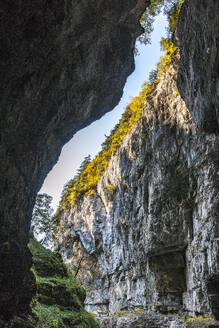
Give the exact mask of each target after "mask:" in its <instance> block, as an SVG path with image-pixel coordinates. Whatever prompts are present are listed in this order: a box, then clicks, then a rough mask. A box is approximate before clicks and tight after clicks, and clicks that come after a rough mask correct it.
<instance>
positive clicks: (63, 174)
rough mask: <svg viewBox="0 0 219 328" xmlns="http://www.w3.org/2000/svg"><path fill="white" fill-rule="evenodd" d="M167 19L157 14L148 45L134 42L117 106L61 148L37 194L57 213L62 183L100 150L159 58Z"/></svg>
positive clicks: (70, 177)
mask: <svg viewBox="0 0 219 328" xmlns="http://www.w3.org/2000/svg"><path fill="white" fill-rule="evenodd" d="M166 26H167V21H166V18H165V17H164V16H163V15H162V14H160V15H159V16H158V17H157V18H156V20H155V23H154V31H153V33H152V35H151V40H152V42H151V44H149V45H142V44H140V43H138V42H137V44H136V45H137V48H138V52H139V55H137V56H136V57H135V71H134V72H133V73H132V74H131V75H130V76H129V77H128V79H127V81H126V85H125V87H124V90H123V97H122V98H121V100H120V103H119V104H118V105H117V106H116V107H115V108H114V109H113V110H112V111H111V112H109V113H107V114H105V115H104V116H103V117H102V118H101V119H100V120H97V121H95V122H94V123H92V124H91V125H89V126H88V127H86V128H84V129H82V130H80V131H79V132H77V133H76V134H75V135H74V137H73V138H72V139H71V140H70V141H69V142H68V143H67V144H66V145H65V146H64V147H63V149H62V152H61V154H60V157H59V160H58V162H57V164H56V165H55V166H54V167H53V169H52V170H51V171H50V172H49V174H48V175H47V177H46V179H45V181H44V184H43V186H42V188H41V190H40V192H39V193H47V194H49V195H50V196H52V197H53V201H52V207H53V208H54V210H56V208H57V206H58V204H59V200H60V194H61V191H62V188H63V186H64V184H65V183H66V182H67V181H69V180H70V179H72V178H73V177H74V175H75V173H76V172H77V169H78V168H79V166H80V164H81V162H82V161H83V159H84V158H85V156H87V155H89V154H90V155H91V157H92V158H93V157H94V156H95V155H97V153H98V152H99V151H100V150H101V144H102V143H103V141H104V140H105V136H106V135H109V134H110V131H111V130H112V129H113V127H114V126H115V125H116V124H117V123H118V122H119V120H120V118H121V115H122V113H123V112H124V110H125V108H126V106H127V105H128V103H129V102H130V101H131V98H132V97H135V96H137V95H138V94H139V92H140V90H141V85H142V84H143V82H145V81H146V80H147V79H148V76H149V73H150V72H151V71H152V70H153V69H154V68H155V65H156V63H157V62H158V61H159V59H160V56H161V55H162V53H161V50H160V40H161V37H162V36H166Z"/></svg>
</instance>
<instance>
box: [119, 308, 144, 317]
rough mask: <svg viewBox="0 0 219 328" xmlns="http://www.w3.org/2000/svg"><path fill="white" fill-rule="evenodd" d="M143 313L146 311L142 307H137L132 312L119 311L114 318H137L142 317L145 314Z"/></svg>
mask: <svg viewBox="0 0 219 328" xmlns="http://www.w3.org/2000/svg"><path fill="white" fill-rule="evenodd" d="M143 311H144V309H143V307H142V306H136V308H135V310H134V311H132V312H129V311H124V310H121V309H117V310H116V312H115V313H114V315H113V317H114V318H118V317H135V316H140V315H141V314H142V313H143Z"/></svg>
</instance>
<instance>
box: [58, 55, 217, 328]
mask: <svg viewBox="0 0 219 328" xmlns="http://www.w3.org/2000/svg"><path fill="white" fill-rule="evenodd" d="M177 61H178V60H177ZM177 66H178V64H177V63H174V64H173V65H172V66H171V68H170V70H169V71H168V72H166V73H165V74H164V75H163V76H162V78H161V80H160V82H159V84H158V85H157V87H156V89H155V90H154V91H153V92H152V93H151V94H150V95H148V96H147V97H146V105H145V109H144V112H143V116H142V121H141V122H140V123H139V124H138V125H137V126H136V128H134V129H133V130H132V132H131V133H130V134H128V135H127V136H126V138H125V140H124V142H123V144H122V146H121V147H120V149H119V151H117V153H116V155H115V156H113V157H112V159H111V161H110V164H109V166H108V169H107V171H106V172H105V174H104V176H103V177H102V179H101V180H100V182H99V183H98V187H97V193H96V194H95V195H93V196H90V197H84V198H83V199H82V200H81V201H80V202H79V203H78V205H77V208H75V209H73V210H72V209H71V208H68V209H67V211H65V212H63V213H62V216H61V229H60V233H59V235H58V239H57V247H59V249H60V250H61V251H62V253H63V255H64V256H65V258H66V260H67V262H68V263H69V265H71V266H72V267H73V268H74V269H76V270H77V271H78V275H77V276H78V278H79V279H80V280H81V281H82V282H83V284H84V286H86V288H88V289H89V290H90V293H89V294H88V296H87V299H86V306H87V309H89V310H96V311H97V312H99V313H108V311H109V312H115V311H118V309H122V310H126V311H127V310H128V311H133V310H135V309H136V308H139V307H142V308H148V309H150V310H153V311H156V312H161V313H170V312H173V313H181V311H188V312H189V313H191V314H194V313H203V314H204V313H210V314H211V313H213V314H214V315H215V316H216V317H218V273H219V267H218V264H219V263H218V257H219V250H218V238H219V236H218V231H219V227H218V223H219V222H218V217H217V211H218V186H217V169H218V167H217V163H216V161H217V152H218V150H217V145H218V143H217V137H216V135H215V134H207V133H204V132H203V131H201V130H199V129H198V128H197V127H196V126H195V124H194V122H193V120H192V117H191V115H190V112H189V111H188V108H187V107H186V105H185V103H184V101H183V99H182V98H181V96H180V94H179V92H178V89H177V85H176V79H177ZM114 321H115V320H114ZM143 321H144V320H143ZM152 321H153V320H152ZM153 322H154V324H153V325H152V323H151V326H154V327H183V326H182V325H178V324H177V323H175V326H174V325H172V324H171V322H170V321H169V322H166V321H165V320H164V321H162V319H157V318H155V319H154V321H153ZM162 322H163V323H162ZM165 322H166V323H165ZM107 324H108V326H110V322H108V323H107ZM142 324H143V323H140V324H139V325H136V327H144V326H142ZM173 324H174V323H173ZM111 326H112V327H128V325H127V324H124V325H122V323H121V325H118V326H117V325H116V324H115V323H114V324H113V323H111ZM133 327H134V326H133Z"/></svg>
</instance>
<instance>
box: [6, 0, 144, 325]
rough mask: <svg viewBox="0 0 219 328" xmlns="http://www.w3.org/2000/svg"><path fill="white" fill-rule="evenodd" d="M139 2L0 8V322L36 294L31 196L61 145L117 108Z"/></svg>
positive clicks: (42, 3)
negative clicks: (30, 239)
mask: <svg viewBox="0 0 219 328" xmlns="http://www.w3.org/2000/svg"><path fill="white" fill-rule="evenodd" d="M146 4H147V5H148V1H146V2H145V1H143V2H142V1H141V0H139V1H137V0H129V1H116V0H113V1H110V2H109V1H103V0H98V1H94V0H89V1H86V0H83V1H78V0H71V1H42V0H35V1H31V2H30V3H28V4H27V2H26V1H23V0H21V1H13V2H11V1H8V0H6V1H2V2H1V4H0V22H1V24H0V31H1V38H0V76H1V86H0V94H1V100H0V115H1V122H0V133H1V135H0V136H1V137H0V140H1V145H0V158H1V173H0V185H1V190H0V220H1V221H0V222H1V232H0V243H1V244H0V263H1V265H0V317H1V318H5V319H6V320H7V321H8V320H10V318H12V317H13V315H15V314H19V313H23V312H25V311H26V310H27V308H28V304H29V302H30V300H31V298H32V296H33V295H34V289H35V288H34V284H33V281H32V275H31V273H30V272H29V268H30V266H31V256H30V253H29V251H28V249H27V247H26V244H27V241H28V231H29V225H30V218H31V212H32V208H33V203H34V198H35V195H36V193H37V192H38V191H39V189H40V187H41V185H42V183H43V180H44V179H45V177H46V175H47V173H48V172H49V170H50V169H51V168H52V166H53V165H54V164H55V163H56V161H57V159H58V156H59V154H60V151H61V147H62V145H63V144H64V143H66V142H67V141H68V140H69V139H70V138H71V137H72V136H73V134H74V133H75V132H76V131H77V130H79V129H80V128H83V127H84V126H86V125H88V124H89V123H91V122H92V121H94V120H95V119H98V118H100V116H101V115H103V114H104V113H105V112H107V111H109V110H110V109H112V108H113V107H114V106H115V105H116V104H117V103H118V101H119V99H120V97H121V95H122V89H123V86H124V83H125V81H126V78H127V76H128V75H129V74H130V73H131V72H132V71H133V69H134V60H133V49H134V43H135V39H136V37H137V36H138V35H139V34H140V33H141V32H142V29H141V27H140V25H139V23H138V19H139V17H140V15H141V13H142V12H143V11H144V9H145V6H146ZM109 90H110V92H109Z"/></svg>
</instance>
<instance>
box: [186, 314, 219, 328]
mask: <svg viewBox="0 0 219 328" xmlns="http://www.w3.org/2000/svg"><path fill="white" fill-rule="evenodd" d="M183 322H184V323H185V324H186V325H187V327H196V328H198V327H205V326H208V325H209V324H215V323H216V321H215V320H214V318H213V317H211V316H209V314H202V315H198V316H195V317H188V316H186V315H184V317H183ZM203 325H204V326H203Z"/></svg>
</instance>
